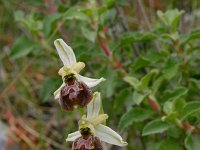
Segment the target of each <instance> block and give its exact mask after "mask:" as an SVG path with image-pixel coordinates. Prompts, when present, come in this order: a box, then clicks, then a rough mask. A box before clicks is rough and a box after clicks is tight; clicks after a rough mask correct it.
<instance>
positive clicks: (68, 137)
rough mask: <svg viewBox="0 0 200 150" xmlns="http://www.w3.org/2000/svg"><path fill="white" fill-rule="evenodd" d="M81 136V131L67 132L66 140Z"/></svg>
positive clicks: (73, 139)
mask: <svg viewBox="0 0 200 150" xmlns="http://www.w3.org/2000/svg"><path fill="white" fill-rule="evenodd" d="M79 137H81V133H80V132H79V131H76V132H73V133H70V134H68V136H67V139H66V141H72V142H73V141H75V140H76V139H77V138H79Z"/></svg>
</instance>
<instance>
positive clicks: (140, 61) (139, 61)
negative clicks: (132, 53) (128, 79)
mask: <svg viewBox="0 0 200 150" xmlns="http://www.w3.org/2000/svg"><path fill="white" fill-rule="evenodd" d="M149 64H150V61H149V60H148V59H146V58H144V57H142V56H140V57H139V58H137V60H136V62H135V63H134V64H133V65H132V66H131V68H132V69H133V71H137V70H138V69H141V68H143V67H147V66H148V65H149Z"/></svg>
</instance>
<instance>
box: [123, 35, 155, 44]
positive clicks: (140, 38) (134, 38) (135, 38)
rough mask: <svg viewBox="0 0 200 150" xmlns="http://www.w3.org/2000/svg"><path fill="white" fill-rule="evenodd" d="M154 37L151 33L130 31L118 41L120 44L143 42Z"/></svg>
mask: <svg viewBox="0 0 200 150" xmlns="http://www.w3.org/2000/svg"><path fill="white" fill-rule="evenodd" d="M155 38H156V35H155V34H153V33H138V32H132V33H126V34H125V35H124V36H123V38H122V39H121V41H120V44H121V45H122V46H124V45H127V44H131V43H133V42H145V41H151V40H154V39H155Z"/></svg>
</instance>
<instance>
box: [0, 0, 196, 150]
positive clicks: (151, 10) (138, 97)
mask: <svg viewBox="0 0 200 150" xmlns="http://www.w3.org/2000/svg"><path fill="white" fill-rule="evenodd" d="M199 7H200V2H199V1H198V0H184V1H176V0H165V1H162V0H126V1H123V0H96V1H95V0H85V1H84V0H82V1H81V0H80V1H79V0H26V1H23V0H9V1H7V0H1V1H0V114H1V115H0V117H1V122H0V131H1V134H0V141H1V142H0V144H1V148H2V147H4V146H5V147H6V146H7V148H10V149H20V150H23V149H24V150H27V149H45V150H52V149H59V150H65V149H70V147H71V143H66V142H65V138H66V136H67V134H68V133H70V132H73V131H76V130H77V120H78V119H79V118H80V112H79V110H76V111H74V112H67V113H63V112H62V111H61V108H60V106H59V104H58V102H57V101H55V100H54V97H53V94H52V93H53V91H54V90H56V89H57V88H58V86H59V85H60V83H61V82H62V81H61V78H60V77H59V76H58V74H57V72H58V69H59V68H60V67H62V62H61V61H60V60H59V57H58V55H57V53H56V50H55V47H54V45H53V41H54V40H55V39H57V38H63V39H64V40H65V41H66V42H67V43H68V44H69V45H70V46H71V47H72V48H73V49H74V52H75V54H76V56H77V59H78V60H79V61H83V62H85V63H86V69H85V70H83V71H82V74H83V75H86V76H88V77H94V78H98V77H105V78H106V79H107V80H106V82H104V83H102V84H101V85H99V86H98V88H96V89H93V91H96V90H98V91H100V92H102V96H103V101H104V102H103V104H104V110H105V112H106V113H107V114H108V115H109V117H110V119H109V121H108V122H107V124H108V125H109V126H110V127H112V128H113V129H115V130H117V131H119V133H120V134H121V135H122V136H123V137H124V139H126V140H127V142H128V143H129V145H128V147H126V148H124V149H128V150H186V149H187V150H198V149H199V147H200V136H199V134H200V113H199V112H200V69H199V66H200V51H199V50H200V47H199V38H200V30H199V29H198V27H199V25H200V22H199V19H200V11H199ZM164 12H166V13H164ZM5 129H7V130H8V131H10V134H9V136H7V133H6V132H5V133H4V131H5ZM2 141H3V142H2ZM5 144H6V145H5ZM105 147H106V148H105V149H114V150H116V149H120V150H121V149H123V148H118V147H115V146H112V145H105Z"/></svg>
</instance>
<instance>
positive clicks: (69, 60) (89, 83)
mask: <svg viewBox="0 0 200 150" xmlns="http://www.w3.org/2000/svg"><path fill="white" fill-rule="evenodd" d="M54 44H55V46H56V49H57V52H58V55H59V56H60V59H61V60H62V62H63V65H64V66H63V67H62V68H61V69H60V70H59V72H58V74H59V75H61V76H62V79H63V84H62V85H61V86H60V87H59V88H58V89H57V90H56V91H55V92H54V96H55V99H59V102H60V104H61V106H62V108H63V109H64V110H72V109H73V107H74V106H76V105H79V106H86V105H87V104H88V103H89V102H90V101H91V99H92V94H91V93H92V92H91V91H90V88H92V87H94V86H96V85H97V84H99V83H100V82H102V81H104V80H105V79H104V78H100V79H92V78H87V77H84V76H81V75H80V74H79V72H80V71H81V70H82V69H83V68H84V67H85V64H84V63H83V62H77V61H76V57H75V54H74V52H73V50H72V48H71V47H70V46H68V45H67V44H66V43H65V42H64V41H63V40H62V39H57V40H55V41H54ZM80 98H81V99H82V101H81V102H80V101H79V100H80ZM64 105H65V106H64Z"/></svg>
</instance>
